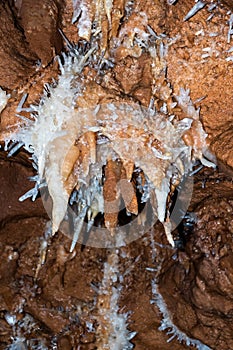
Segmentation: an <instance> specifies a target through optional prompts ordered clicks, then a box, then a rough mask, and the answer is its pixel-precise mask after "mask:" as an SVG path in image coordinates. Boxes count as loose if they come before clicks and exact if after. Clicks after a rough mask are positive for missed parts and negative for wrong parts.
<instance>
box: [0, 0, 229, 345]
mask: <svg viewBox="0 0 233 350" xmlns="http://www.w3.org/2000/svg"><path fill="white" fill-rule="evenodd" d="M207 3H208V5H207V6H206V7H205V8H204V9H203V10H201V11H200V12H199V13H198V14H197V15H196V16H194V17H193V18H192V19H190V20H189V21H186V22H183V18H184V16H185V15H186V14H187V12H188V11H189V10H190V9H191V8H192V6H193V4H194V2H193V1H191V0H190V1H185V2H182V1H181V0H178V1H177V2H176V3H175V4H174V5H172V6H169V5H168V4H167V1H165V0H164V1H157V0H156V1H153V3H151V1H146V0H145V1H143V0H141V1H139V0H138V1H135V4H134V6H135V9H136V12H137V13H140V12H141V11H143V12H145V13H146V14H147V17H148V24H149V25H150V26H151V28H152V29H153V30H154V31H155V32H156V33H157V34H161V33H165V34H166V35H168V36H169V37H171V38H174V40H173V41H172V43H171V45H170V46H169V49H168V55H167V58H166V59H167V76H166V79H167V80H168V82H170V83H171V85H172V88H173V89H174V94H177V93H178V91H179V89H180V87H185V88H189V89H190V95H191V98H192V100H193V101H195V100H197V99H199V98H200V97H205V98H204V99H203V100H201V101H197V102H196V106H197V107H199V106H200V107H201V118H202V121H203V124H204V127H205V130H206V132H208V135H209V143H210V146H211V149H212V151H213V152H214V153H215V154H216V156H217V158H218V160H220V161H221V164H222V168H223V169H224V171H225V172H224V173H221V172H218V171H217V170H216V171H215V172H214V171H212V170H209V169H206V168H203V169H202V170H201V172H200V173H198V174H196V175H195V178H194V191H193V196H192V201H191V204H190V207H189V212H191V213H192V215H193V217H195V220H194V221H193V222H192V223H191V225H190V223H189V221H188V219H184V221H183V224H182V225H181V226H180V227H179V232H178V230H177V231H176V232H175V234H177V237H179V239H180V240H181V241H182V242H184V243H182V242H181V243H182V245H184V248H183V249H180V250H172V249H170V247H167V246H166V244H165V242H166V241H165V237H164V234H163V229H162V227H161V225H159V224H157V225H156V226H155V228H154V229H153V230H152V232H149V233H147V234H145V236H143V237H142V238H140V239H139V240H137V241H135V242H133V243H131V244H130V245H129V246H127V247H125V248H122V249H121V251H120V255H121V258H120V259H121V261H120V262H121V264H120V266H121V268H122V271H123V273H124V272H125V271H127V273H125V275H124V281H123V289H122V294H121V299H120V311H121V312H126V311H129V312H130V323H129V329H130V330H132V331H137V335H136V337H135V338H134V339H133V340H132V342H133V343H134V344H135V349H136V350H142V349H148V350H150V349H151V350H154V349H159V350H166V349H174V350H176V349H177V350H179V349H188V347H187V346H186V345H184V344H183V343H181V344H180V343H179V342H178V341H177V340H176V339H173V340H172V341H171V342H169V343H168V342H167V339H169V337H170V336H169V335H166V333H165V332H160V331H158V327H159V325H160V322H161V318H162V316H161V314H160V312H159V310H158V308H157V307H156V305H155V304H152V305H151V303H150V300H151V299H153V295H152V289H151V280H152V279H154V278H155V277H156V279H157V281H158V285H159V292H160V293H161V294H162V296H163V298H164V300H165V302H166V304H167V308H168V310H169V313H170V317H171V318H172V320H173V322H174V324H175V325H176V326H177V327H179V329H180V330H181V331H182V332H184V333H186V334H187V335H188V336H189V337H190V338H193V339H198V340H200V341H201V342H203V343H204V344H207V345H208V346H209V347H211V348H212V349H223V350H227V349H231V348H233V336H232V334H233V329H232V317H233V300H232V282H233V275H232V273H233V266H232V265H233V252H232V247H233V244H232V234H233V224H232V210H233V186H232V172H231V169H233V156H232V152H233V144H232V140H233V137H232V136H233V129H232V121H233V117H232V87H231V81H232V75H233V69H232V67H233V66H232V61H231V60H226V59H227V58H229V57H230V56H231V53H230V52H227V51H228V50H229V49H230V48H231V46H232V43H231V42H227V33H228V29H229V27H228V21H229V19H230V14H228V13H227V11H228V8H225V7H223V6H222V5H221V4H218V6H217V9H215V10H213V13H214V16H213V18H212V19H211V20H209V21H206V19H207V17H208V16H209V15H211V13H212V12H210V11H208V6H209V4H210V3H211V2H210V1H207ZM223 3H225V4H226V5H228V6H229V7H230V8H231V7H232V1H223ZM14 5H15V8H14V7H13V2H12V1H7V2H1V3H0V12H1V25H0V38H1V43H0V86H1V87H2V88H4V89H6V90H7V92H9V93H11V98H10V100H9V102H8V105H7V107H6V109H5V110H4V111H3V112H2V114H1V131H2V133H1V138H2V139H3V138H4V136H5V135H7V133H8V132H9V128H11V127H12V128H15V126H16V125H17V123H18V118H16V117H15V110H16V107H17V105H18V103H19V101H20V99H21V97H22V94H23V93H29V96H28V101H27V102H26V105H27V104H29V103H32V102H35V101H38V99H39V96H41V93H42V90H43V84H44V83H45V82H51V79H52V77H54V78H56V76H57V71H58V69H57V65H56V63H54V64H53V63H52V61H53V57H54V53H59V52H60V51H61V48H62V43H61V37H60V35H59V33H58V28H60V27H62V29H63V31H64V33H65V35H67V37H68V39H69V40H70V41H71V42H76V41H77V40H78V34H77V28H76V24H71V23H70V20H71V18H72V1H68V0H67V1H64V2H62V1H60V2H59V1H55V0H54V1H52V0H50V1H49V0H45V1H41V2H40V5H38V3H37V2H35V1H32V0H22V1H15V2H14ZM133 16H135V15H134V14H131V12H130V11H129V13H128V15H127V16H126V18H124V19H123V20H121V22H122V25H123V27H125V28H126V29H127V24H128V23H136V22H135V21H137V18H136V19H135V17H133ZM141 25H142V26H143V25H144V24H143V23H141ZM128 26H129V28H130V25H129V24H128ZM116 32H117V31H116ZM118 34H119V36H120V37H121V40H122V41H124V40H125V38H123V37H122V36H121V35H123V34H122V33H120V31H119V33H118ZM110 45H112V44H111V43H110ZM112 50H113V54H114V55H115V56H114V57H115V60H116V62H115V66H114V68H113V69H110V70H107V71H106V74H105V75H104V76H101V77H99V81H98V80H96V81H95V82H93V80H92V79H91V78H90V84H89V85H88V86H87V90H86V91H87V94H88V93H89V92H90V91H92V89H94V87H95V86H97V87H98V90H97V89H96V91H98V93H97V95H98V96H95V95H94V94H93V96H92V99H93V101H94V102H93V103H95V102H96V101H97V102H99V100H101V99H108V98H109V99H110V100H112V99H122V98H125V99H129V100H134V101H136V102H141V103H142V104H143V105H145V106H148V104H149V101H150V98H151V94H152V90H153V78H152V73H151V57H150V56H149V55H148V53H146V52H145V53H144V52H143V51H140V50H137V51H132V50H131V49H128V48H127V50H126V49H125V47H121V50H119V51H114V47H113V46H112ZM202 55H204V56H202ZM38 60H40V61H41V63H42V65H43V66H47V68H46V69H44V68H43V67H42V66H37V67H36V64H37V63H38ZM88 73H90V72H87V73H86V75H87V76H88V77H90V76H91V74H90V75H88ZM157 78H158V80H159V79H160V76H159V77H157ZM161 79H162V80H163V79H164V75H163V76H162V78H161ZM166 93H167V91H165V92H164V93H162V92H158V94H159V97H160V98H161V96H162V95H165V94H166ZM84 100H85V99H84ZM90 100H91V99H90ZM84 102H85V101H84ZM84 102H83V103H84ZM81 103H82V102H81ZM159 103H160V102H158V104H159ZM0 162H1V166H0V172H1V202H0V208H1V210H0V252H1V256H2V259H1V266H0V349H6V348H7V346H9V345H10V344H11V342H12V338H11V337H14V338H15V339H16V338H17V337H18V338H20V339H21V338H22V339H23V338H26V339H27V340H28V344H29V345H28V348H29V349H31V348H33V346H34V348H36V346H37V345H38V344H39V345H41V344H43V345H44V346H45V347H46V346H47V348H49V349H50V348H52V345H53V344H57V347H58V349H94V348H95V331H94V330H95V329H96V324H95V319H94V315H95V313H96V310H95V307H96V297H97V292H96V290H97V289H98V286H99V284H100V283H101V280H102V274H103V263H104V262H105V261H106V259H107V254H108V251H107V250H104V249H103V250H102V249H94V248H90V247H86V248H85V249H84V250H82V251H81V248H80V246H77V247H76V250H75V252H74V253H72V254H70V253H69V248H70V240H69V238H67V237H66V236H63V235H62V234H58V235H57V236H55V237H53V238H52V239H51V240H48V249H47V254H46V259H45V263H44V264H41V266H40V264H39V262H40V261H42V260H41V259H42V258H41V257H42V255H41V253H40V252H41V249H42V248H41V247H42V245H43V242H44V231H45V225H46V222H47V220H48V219H47V214H46V212H45V210H44V208H43V205H42V201H41V199H40V198H38V199H37V200H36V201H35V202H31V201H30V200H26V201H25V202H23V203H20V202H19V201H18V198H19V197H20V196H21V195H22V194H24V193H25V192H26V191H27V190H28V189H30V188H31V183H30V182H29V181H28V180H27V176H32V175H33V170H32V168H31V166H30V162H29V161H28V157H27V155H25V154H24V153H22V152H21V153H19V154H18V155H17V156H16V157H13V158H10V159H9V158H6V154H5V152H3V151H1V161H0ZM151 236H154V240H153V239H151ZM154 241H155V246H156V256H155V257H153V254H154V253H155V251H152V243H153V242H154ZM151 242H152V243H151ZM161 244H163V245H161ZM42 253H43V252H42ZM158 266H160V270H159V273H156V272H155V271H154V272H150V271H148V270H146V268H148V267H151V268H158ZM11 315H14V316H15V317H16V321H14V322H15V324H17V326H16V327H14V326H13V325H12V322H13V321H11V319H10V321H9V317H11ZM7 320H8V321H7ZM90 325H92V326H90ZM92 327H93V329H92ZM22 344H23V340H22ZM22 344H20V343H19V344H18V348H20V346H22V348H23V346H24V345H22Z"/></svg>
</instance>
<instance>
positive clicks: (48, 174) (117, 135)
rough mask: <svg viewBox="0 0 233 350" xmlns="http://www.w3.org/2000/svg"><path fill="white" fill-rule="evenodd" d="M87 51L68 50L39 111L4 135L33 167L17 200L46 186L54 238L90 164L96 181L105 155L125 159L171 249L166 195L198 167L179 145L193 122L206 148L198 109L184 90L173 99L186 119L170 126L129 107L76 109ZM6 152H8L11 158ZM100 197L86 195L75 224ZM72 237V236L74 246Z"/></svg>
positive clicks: (156, 115)
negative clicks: (140, 175) (141, 179)
mask: <svg viewBox="0 0 233 350" xmlns="http://www.w3.org/2000/svg"><path fill="white" fill-rule="evenodd" d="M94 51H95V48H92V49H91V50H89V51H88V52H87V53H86V54H81V53H79V52H78V51H77V50H73V51H72V52H70V53H69V54H68V55H64V56H63V60H64V63H63V64H61V62H60V69H61V75H60V77H59V79H58V82H57V84H56V86H55V87H54V86H46V90H47V91H46V92H45V94H44V96H43V97H42V99H41V101H40V103H39V105H37V106H36V105H32V106H31V115H32V119H33V120H28V122H27V123H26V124H25V125H23V126H21V127H20V128H19V130H18V132H17V133H15V134H14V135H12V137H11V139H12V140H14V141H17V142H19V143H20V144H24V148H25V149H26V150H27V151H29V152H30V153H32V159H33V161H34V163H35V165H36V168H37V169H38V177H36V178H35V181H36V185H35V188H34V189H32V190H31V191H29V192H28V193H26V194H25V195H24V196H23V197H21V200H24V199H26V198H28V197H30V196H32V198H33V199H35V197H36V195H37V191H38V189H39V188H40V187H41V186H42V185H44V183H45V182H46V183H47V186H48V191H49V193H50V196H51V198H52V203H53V209H52V231H53V233H55V232H56V231H57V230H58V229H59V226H60V224H61V222H62V220H63V219H64V217H65V215H66V212H67V206H68V201H69V198H70V195H71V193H72V190H73V189H74V188H79V187H80V184H81V183H87V182H88V181H87V177H88V174H89V169H90V166H91V165H93V166H95V168H96V169H98V170H97V174H96V176H97V178H99V179H100V178H101V177H102V173H101V174H98V171H99V172H101V169H102V167H103V166H104V165H105V164H106V162H107V161H108V160H109V159H110V158H111V157H112V158H113V159H116V158H119V159H121V160H122V161H123V162H127V161H130V162H133V163H134V165H135V166H136V167H139V168H140V169H142V170H143V172H144V174H145V175H146V177H147V179H148V181H149V183H150V190H151V191H152V192H153V193H154V195H155V197H156V200H157V204H156V211H157V216H158V219H159V220H160V221H161V222H162V223H164V227H165V232H166V234H167V238H168V241H169V242H170V243H171V244H172V245H173V244H174V242H173V238H172V236H171V232H170V230H171V228H170V223H169V218H168V213H167V212H166V204H167V197H168V194H169V192H170V190H171V188H170V185H171V183H172V182H174V181H175V180H181V179H182V177H183V176H184V175H186V174H187V173H188V172H189V171H190V170H191V169H192V166H193V163H194V162H195V161H196V160H197V159H198V158H199V159H200V160H201V161H202V150H201V148H200V147H199V149H198V150H197V149H196V147H197V146H196V144H195V145H194V146H195V149H194V151H195V152H194V155H193V148H192V145H187V144H185V142H184V141H183V136H184V134H185V133H186V132H187V131H189V130H190V128H191V127H192V123H193V121H195V122H196V123H198V129H197V133H200V135H201V136H200V137H201V139H202V142H203V143H205V137H206V135H205V134H204V131H203V129H202V127H201V123H200V122H199V121H197V118H198V111H196V110H195V108H194V107H193V105H192V103H191V100H190V97H189V93H188V92H187V93H186V92H185V90H184V91H183V90H182V91H181V96H180V97H177V100H178V102H179V103H180V105H181V107H183V108H186V109H187V111H186V112H187V116H188V117H189V118H184V119H183V120H181V121H178V120H177V119H176V118H173V121H172V122H171V121H170V120H171V118H169V116H168V115H165V114H162V113H160V112H157V111H155V110H152V109H145V108H142V107H141V106H140V105H139V104H135V103H131V102H130V103H129V102H127V103H126V102H111V103H107V104H102V105H98V106H90V108H82V109H81V108H76V107H75V106H76V101H77V100H78V98H79V96H80V95H82V91H83V89H84V87H85V86H84V85H85V80H84V79H82V78H80V76H81V74H82V69H83V67H84V66H85V65H86V64H87V63H88V61H91V60H92V58H91V57H92V55H93V52H94ZM77 76H78V77H79V78H78V80H76V79H77ZM185 99H186V102H187V103H185V101H184V100H185ZM185 106H186V107H185ZM98 135H102V136H104V137H105V138H106V139H107V140H108V143H107V147H106V146H105V148H104V147H101V145H99V146H98V145H97V142H96V139H97V138H98ZM197 137H198V135H197ZM82 138H84V141H83V145H85V147H86V150H87V151H86V155H85V156H84V158H83V159H82V162H81V164H80V163H79V164H78V166H77V163H78V157H79V156H80V150H79V148H78V147H77V145H76V143H77V140H80V139H82ZM6 141H9V140H6ZM204 146H205V145H203V148H204ZM16 149H17V146H16ZM13 151H14V149H13V150H11V153H13ZM99 185H100V184H99ZM94 192H95V191H94ZM101 196H102V191H101V189H100V190H98V191H96V192H95V194H94V195H93V191H92V197H88V198H87V199H85V204H84V208H83V210H82V215H81V216H80V220H82V221H83V220H84V216H85V214H86V213H87V212H88V209H90V208H91V210H93V209H92V208H93V203H95V205H94V206H95V212H98V211H100V212H101V211H102V207H103V198H102V199H101ZM90 198H91V199H90ZM96 203H97V204H96ZM165 219H166V222H165ZM80 220H79V221H80ZM75 226H76V227H78V228H77V230H79V231H80V227H81V226H82V225H80V222H76V224H75ZM77 236H78V233H77V234H76V238H75V240H77ZM74 245H75V244H73V246H72V249H73V248H74Z"/></svg>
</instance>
